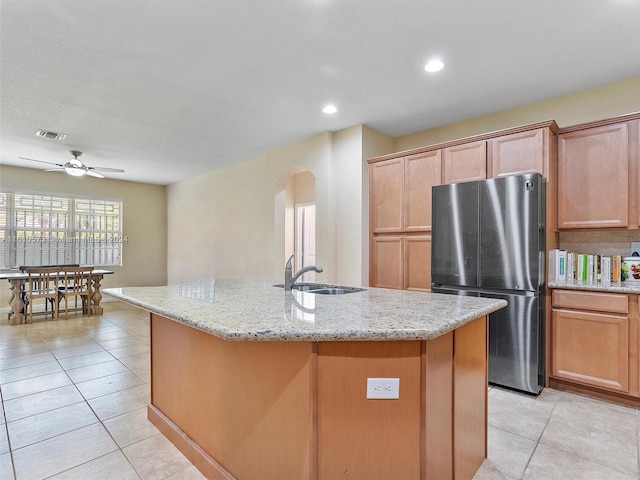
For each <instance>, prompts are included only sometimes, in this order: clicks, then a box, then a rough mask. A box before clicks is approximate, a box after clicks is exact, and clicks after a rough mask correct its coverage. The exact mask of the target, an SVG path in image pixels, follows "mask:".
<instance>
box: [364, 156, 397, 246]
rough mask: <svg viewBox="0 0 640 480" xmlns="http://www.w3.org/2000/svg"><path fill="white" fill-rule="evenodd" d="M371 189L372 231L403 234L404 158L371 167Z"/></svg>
mask: <svg viewBox="0 0 640 480" xmlns="http://www.w3.org/2000/svg"><path fill="white" fill-rule="evenodd" d="M369 189H370V196H369V198H370V200H369V202H370V206H369V208H370V215H371V218H370V221H371V227H372V231H373V232H374V233H384V232H402V230H403V202H404V158H394V159H391V160H385V161H384V162H379V163H374V164H373V165H371V167H370V168H369Z"/></svg>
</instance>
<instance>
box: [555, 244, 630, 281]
mask: <svg viewBox="0 0 640 480" xmlns="http://www.w3.org/2000/svg"><path fill="white" fill-rule="evenodd" d="M621 266H622V256H621V255H599V254H590V253H575V252H567V251H566V250H562V249H558V248H556V249H553V250H549V281H550V282H556V283H566V284H569V285H570V284H577V285H586V286H592V285H605V286H611V284H619V283H620V281H621V275H622V269H621Z"/></svg>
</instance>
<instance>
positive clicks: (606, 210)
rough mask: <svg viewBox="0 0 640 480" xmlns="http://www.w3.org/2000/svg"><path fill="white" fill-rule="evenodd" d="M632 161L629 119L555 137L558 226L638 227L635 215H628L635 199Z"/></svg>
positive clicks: (567, 227)
mask: <svg viewBox="0 0 640 480" xmlns="http://www.w3.org/2000/svg"><path fill="white" fill-rule="evenodd" d="M631 160H632V159H630V148H629V125H628V123H615V124H611V125H604V126H598V127H593V128H586V129H584V130H578V131H572V132H568V133H562V134H560V135H558V228H560V229H570V228H609V227H629V226H630V224H633V225H635V227H636V228H637V224H638V219H637V213H636V218H634V219H632V220H631V222H630V216H629V213H630V211H629V205H630V202H634V201H635V202H636V204H635V211H636V212H637V201H638V192H637V180H636V181H632V179H631V178H630V177H631V173H632V172H633V173H635V172H637V170H633V164H632V162H631ZM635 162H636V164H635V168H636V169H637V159H636V160H635ZM630 183H631V184H632V185H636V188H635V192H630V188H629V186H630Z"/></svg>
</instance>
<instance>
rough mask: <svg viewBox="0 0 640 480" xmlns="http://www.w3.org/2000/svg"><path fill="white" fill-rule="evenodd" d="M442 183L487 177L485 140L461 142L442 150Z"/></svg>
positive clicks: (469, 180)
mask: <svg viewBox="0 0 640 480" xmlns="http://www.w3.org/2000/svg"><path fill="white" fill-rule="evenodd" d="M443 162H444V167H443V170H444V173H443V183H445V184H447V183H458V182H471V181H473V180H485V179H486V178H487V142H486V141H485V140H481V141H478V142H471V143H463V144H462V145H455V146H452V147H447V148H445V149H444V150H443Z"/></svg>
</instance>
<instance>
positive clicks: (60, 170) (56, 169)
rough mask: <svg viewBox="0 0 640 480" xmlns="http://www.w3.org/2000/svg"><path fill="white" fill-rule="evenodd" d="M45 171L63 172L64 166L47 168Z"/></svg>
mask: <svg viewBox="0 0 640 480" xmlns="http://www.w3.org/2000/svg"><path fill="white" fill-rule="evenodd" d="M45 172H64V168H62V167H60V168H47V169H46V170H45Z"/></svg>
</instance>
